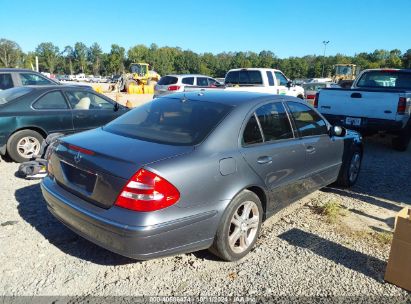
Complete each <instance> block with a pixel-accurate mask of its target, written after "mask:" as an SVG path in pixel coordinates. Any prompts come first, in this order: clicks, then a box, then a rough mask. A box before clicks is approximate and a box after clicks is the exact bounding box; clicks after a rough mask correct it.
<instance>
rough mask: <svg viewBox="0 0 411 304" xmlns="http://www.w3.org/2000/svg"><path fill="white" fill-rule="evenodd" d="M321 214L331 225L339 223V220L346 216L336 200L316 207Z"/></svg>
mask: <svg viewBox="0 0 411 304" xmlns="http://www.w3.org/2000/svg"><path fill="white" fill-rule="evenodd" d="M316 209H317V211H318V213H319V214H321V215H323V216H325V217H326V218H327V221H328V222H330V223H335V222H337V220H338V218H339V217H340V216H342V215H344V212H345V209H344V208H343V207H341V205H340V203H339V202H337V201H336V200H330V201H328V202H326V203H325V204H324V205H322V206H317V207H316Z"/></svg>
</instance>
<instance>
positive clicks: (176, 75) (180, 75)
mask: <svg viewBox="0 0 411 304" xmlns="http://www.w3.org/2000/svg"><path fill="white" fill-rule="evenodd" d="M167 76H171V77H207V78H213V77H211V76H207V75H202V74H168V75H164V76H163V77H167Z"/></svg>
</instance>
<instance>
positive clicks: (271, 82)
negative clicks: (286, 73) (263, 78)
mask: <svg viewBox="0 0 411 304" xmlns="http://www.w3.org/2000/svg"><path fill="white" fill-rule="evenodd" d="M267 77H268V84H269V85H270V86H274V85H275V84H274V77H273V73H272V72H271V71H267Z"/></svg>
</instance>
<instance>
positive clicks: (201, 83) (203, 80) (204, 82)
mask: <svg viewBox="0 0 411 304" xmlns="http://www.w3.org/2000/svg"><path fill="white" fill-rule="evenodd" d="M197 85H198V86H200V87H208V80H207V78H205V77H197Z"/></svg>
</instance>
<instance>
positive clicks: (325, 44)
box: [321, 40, 330, 78]
mask: <svg viewBox="0 0 411 304" xmlns="http://www.w3.org/2000/svg"><path fill="white" fill-rule="evenodd" d="M329 43H330V41H325V40H324V41H323V44H324V55H323V71H322V73H321V78H324V68H325V50H326V49H327V44H329Z"/></svg>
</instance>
